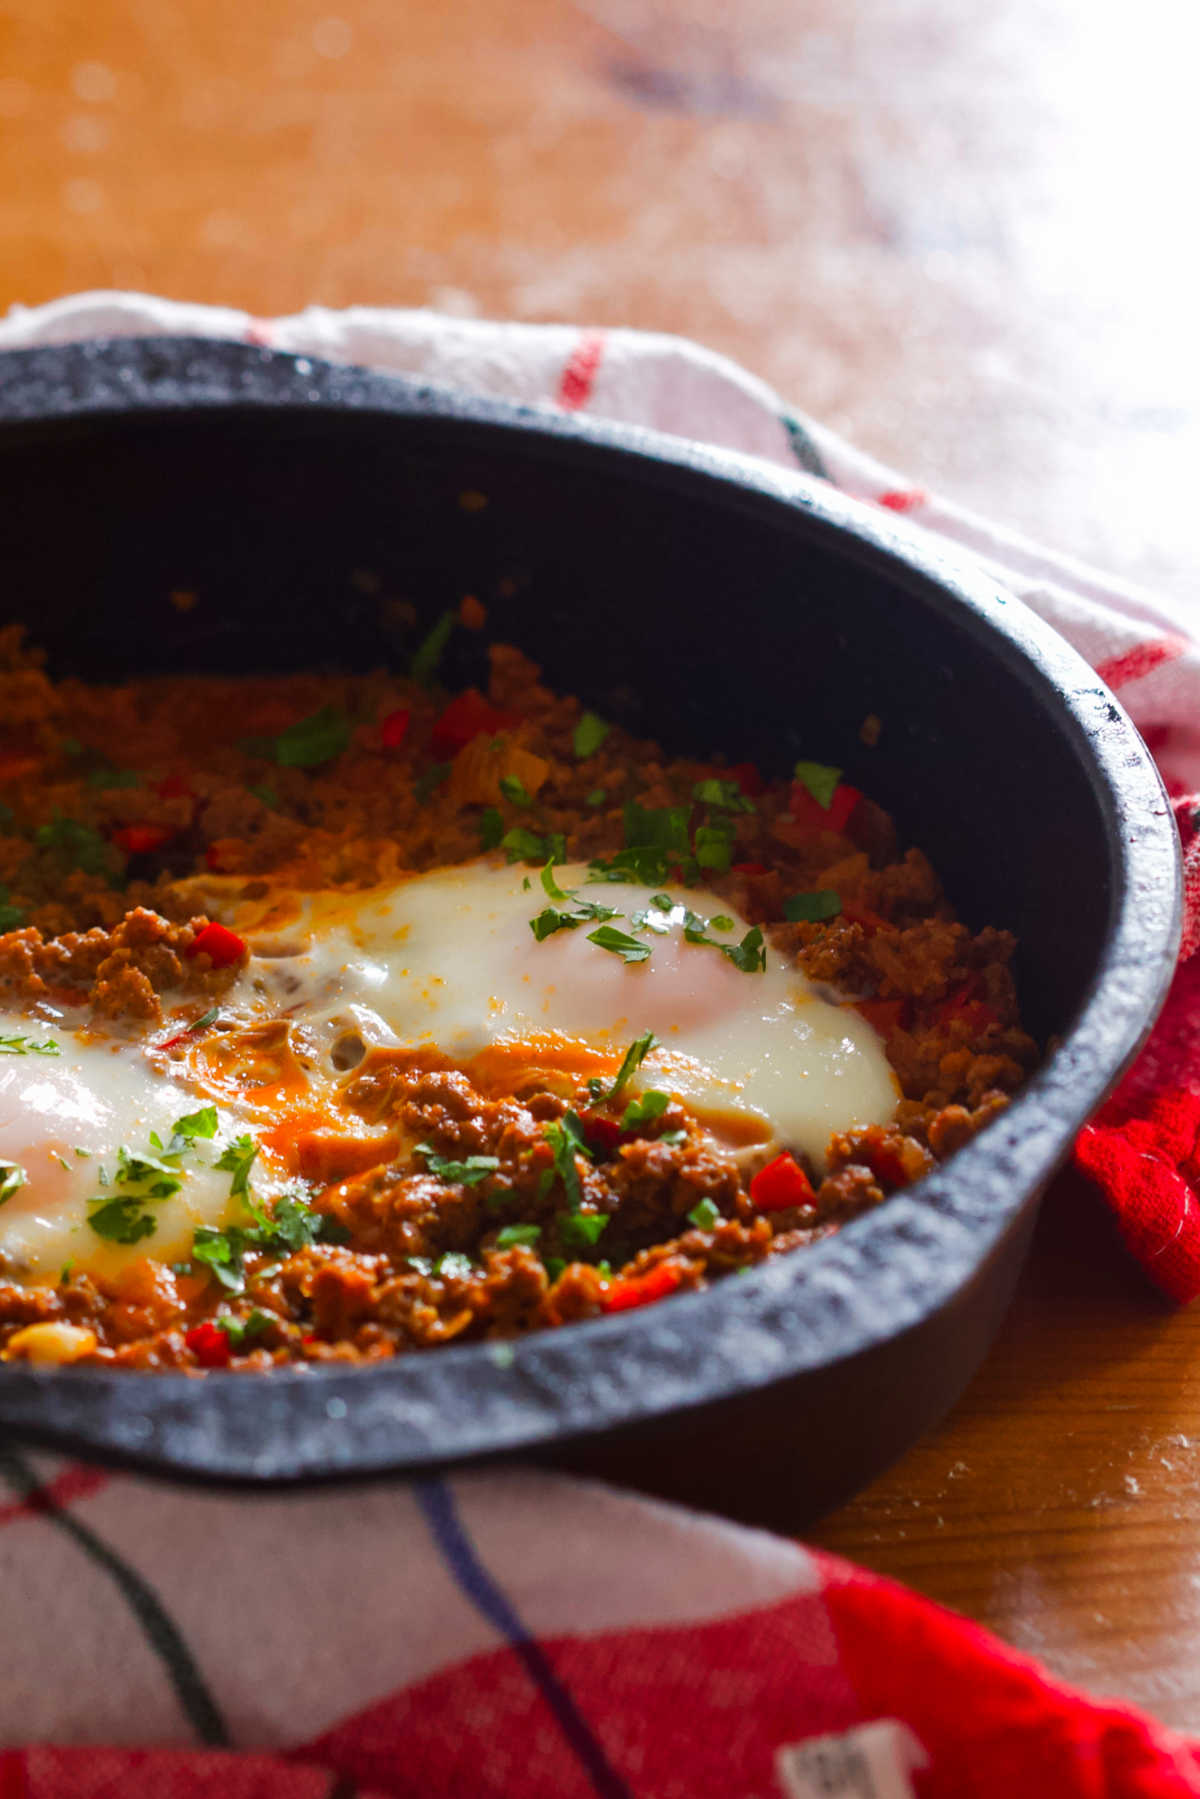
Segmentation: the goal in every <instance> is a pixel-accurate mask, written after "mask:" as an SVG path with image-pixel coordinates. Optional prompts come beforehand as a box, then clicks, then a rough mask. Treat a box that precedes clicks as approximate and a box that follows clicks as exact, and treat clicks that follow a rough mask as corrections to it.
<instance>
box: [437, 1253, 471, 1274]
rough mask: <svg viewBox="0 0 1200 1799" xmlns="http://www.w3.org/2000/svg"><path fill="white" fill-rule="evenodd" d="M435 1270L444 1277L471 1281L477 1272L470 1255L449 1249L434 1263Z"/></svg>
mask: <svg viewBox="0 0 1200 1799" xmlns="http://www.w3.org/2000/svg"><path fill="white" fill-rule="evenodd" d="M433 1272H434V1273H435V1274H440V1275H441V1276H442V1277H443V1278H444V1279H450V1280H453V1279H457V1280H462V1281H469V1280H470V1278H471V1276H472V1275H473V1274H474V1272H475V1264H474V1262H472V1260H471V1258H470V1256H463V1255H459V1254H458V1253H457V1252H456V1251H455V1250H452V1249H448V1250H447V1251H446V1252H445V1254H444V1255H440V1256H439V1257H438V1259H437V1261H436V1262H435V1263H434V1264H433Z"/></svg>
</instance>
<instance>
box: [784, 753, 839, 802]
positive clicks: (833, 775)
mask: <svg viewBox="0 0 1200 1799" xmlns="http://www.w3.org/2000/svg"><path fill="white" fill-rule="evenodd" d="M792 772H793V773H794V774H795V777H796V779H797V780H798V781H799V783H800V785H801V787H806V788H807V789H808V791H809V793H811V794H812V796H813V798H814V799H815V800H816V802H817V804H818V806H820V808H821V810H822V811H823V812H828V810H829V808H830V806H832V804H833V796H834V794H835V793H836V791H837V784H838V782H839V781H840V780H841V778H842V771H841V769H840V768H830V766H829V765H828V763H825V762H797V764H796V766H795V769H794V770H793V771H792Z"/></svg>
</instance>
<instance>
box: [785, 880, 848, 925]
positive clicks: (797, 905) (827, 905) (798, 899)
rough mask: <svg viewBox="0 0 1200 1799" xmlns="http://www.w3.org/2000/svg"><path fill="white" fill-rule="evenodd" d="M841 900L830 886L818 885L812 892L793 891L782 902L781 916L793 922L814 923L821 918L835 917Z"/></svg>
mask: <svg viewBox="0 0 1200 1799" xmlns="http://www.w3.org/2000/svg"><path fill="white" fill-rule="evenodd" d="M841 909H842V902H841V900H840V899H839V898H838V896H837V894H836V893H835V892H834V890H833V888H832V887H818V888H817V889H816V891H815V892H813V893H793V894H791V895H790V896H789V898H787V899H785V900H784V902H783V916H784V917H785V918H787V919H790V920H791V922H792V923H793V924H798V923H800V922H801V921H802V920H807V921H808V922H809V923H810V924H816V923H817V922H819V920H821V919H822V918H836V917H837V915H838V913H839V912H840V911H841Z"/></svg>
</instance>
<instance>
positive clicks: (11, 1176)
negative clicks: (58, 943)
mask: <svg viewBox="0 0 1200 1799" xmlns="http://www.w3.org/2000/svg"><path fill="white" fill-rule="evenodd" d="M28 1178H29V1177H28V1176H27V1174H26V1173H25V1170H24V1169H23V1168H22V1167H21V1164H20V1163H19V1162H0V1206H2V1205H4V1204H6V1203H7V1201H8V1200H10V1199H11V1198H12V1196H13V1194H14V1193H19V1192H20V1190H21V1188H22V1187H23V1186H24V1185H25V1182H26V1180H27V1179H28Z"/></svg>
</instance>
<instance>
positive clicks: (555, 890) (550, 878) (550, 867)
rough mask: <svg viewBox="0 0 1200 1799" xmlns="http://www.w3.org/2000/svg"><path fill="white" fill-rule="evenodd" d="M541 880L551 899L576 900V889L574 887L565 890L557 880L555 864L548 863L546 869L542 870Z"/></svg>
mask: <svg viewBox="0 0 1200 1799" xmlns="http://www.w3.org/2000/svg"><path fill="white" fill-rule="evenodd" d="M541 879H542V887H543V889H544V891H545V893H546V895H547V897H548V898H549V899H555V900H572V899H574V898H575V889H574V888H573V887H570V888H565V889H564V888H562V887H560V886H559V884H558V882H557V881H556V880H555V878H554V864H553V862H547V864H546V866H545V868H543V870H542V876H541Z"/></svg>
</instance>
